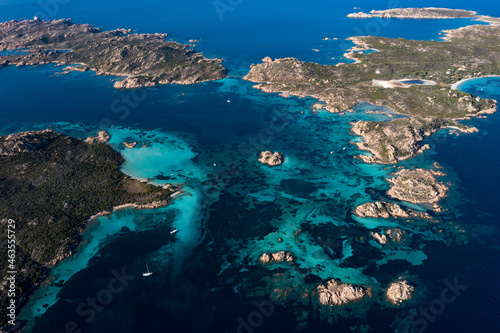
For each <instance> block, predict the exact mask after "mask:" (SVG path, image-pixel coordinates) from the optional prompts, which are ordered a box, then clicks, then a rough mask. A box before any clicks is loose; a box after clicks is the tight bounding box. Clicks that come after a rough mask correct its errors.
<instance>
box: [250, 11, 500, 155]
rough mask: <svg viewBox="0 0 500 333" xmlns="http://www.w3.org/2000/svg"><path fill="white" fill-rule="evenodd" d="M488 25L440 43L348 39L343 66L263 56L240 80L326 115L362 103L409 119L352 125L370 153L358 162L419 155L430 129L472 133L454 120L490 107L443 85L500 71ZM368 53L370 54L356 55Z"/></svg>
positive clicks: (498, 34)
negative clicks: (310, 100)
mask: <svg viewBox="0 0 500 333" xmlns="http://www.w3.org/2000/svg"><path fill="white" fill-rule="evenodd" d="M488 21H489V22H491V24H490V25H473V26H468V27H464V28H460V29H457V30H450V31H447V32H446V33H447V36H446V37H445V39H446V41H418V40H406V39H401V38H398V39H393V38H382V37H353V38H350V40H352V41H353V42H354V43H355V44H356V46H355V47H353V48H352V49H351V52H350V53H349V54H348V55H347V57H348V58H351V59H353V60H355V63H351V64H339V65H336V66H331V65H319V64H316V63H308V62H301V61H299V60H297V59H295V58H285V59H276V60H274V61H273V60H272V59H270V58H268V57H267V58H265V59H263V62H262V63H261V64H258V65H252V68H251V70H250V72H249V73H248V74H247V76H246V77H245V79H247V80H249V81H253V82H256V83H258V84H257V85H256V86H255V87H256V88H259V89H261V90H263V91H265V92H271V93H275V92H280V93H281V94H282V95H283V96H289V95H293V96H299V97H306V96H311V97H314V98H316V99H318V100H319V101H320V102H321V103H318V104H316V105H315V107H316V108H325V109H326V110H328V111H330V112H342V111H346V110H351V109H353V108H354V107H355V106H356V105H358V104H360V103H363V102H369V103H371V104H374V105H380V106H386V107H388V108H389V109H391V110H392V111H394V112H396V113H399V114H404V115H408V116H410V117H412V119H411V120H410V119H404V120H401V119H396V120H392V121H390V122H385V123H379V122H359V123H357V124H355V125H354V131H355V133H356V134H358V135H361V136H362V137H363V138H364V142H363V143H362V144H359V146H360V148H362V149H365V150H368V151H370V152H371V153H372V154H373V155H374V156H370V157H368V156H361V157H362V158H363V159H364V160H365V161H367V162H377V163H396V162H398V161H401V160H404V159H408V158H410V157H412V156H414V155H415V154H417V153H418V152H420V151H422V150H421V149H422V148H423V147H422V145H421V141H422V139H423V138H424V137H425V136H428V135H430V134H432V133H434V132H436V131H437V130H438V129H440V128H444V127H449V126H454V127H455V126H456V127H458V128H459V129H461V130H462V131H464V132H472V131H474V129H473V128H471V129H469V128H466V127H465V126H464V125H461V124H458V123H457V122H456V120H457V119H461V118H465V117H469V116H474V115H478V114H479V113H491V112H494V111H495V110H496V102H495V101H493V100H489V99H481V98H478V97H474V96H471V95H470V94H467V93H463V92H460V91H457V90H454V89H453V87H452V86H451V84H452V83H454V82H457V81H460V80H462V79H466V78H472V77H481V76H488V75H499V74H500V24H497V23H495V20H493V19H492V18H489V20H488ZM369 49H373V50H376V51H377V52H373V53H369V54H365V53H364V52H363V51H364V50H369ZM418 80H420V81H421V82H417V83H415V81H418Z"/></svg>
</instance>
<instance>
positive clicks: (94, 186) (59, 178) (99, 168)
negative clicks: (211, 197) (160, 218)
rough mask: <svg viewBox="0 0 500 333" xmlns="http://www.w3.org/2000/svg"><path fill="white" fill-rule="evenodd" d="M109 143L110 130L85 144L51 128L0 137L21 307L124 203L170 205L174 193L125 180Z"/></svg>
mask: <svg viewBox="0 0 500 333" xmlns="http://www.w3.org/2000/svg"><path fill="white" fill-rule="evenodd" d="M107 139H109V136H107V135H106V133H105V132H101V133H100V135H99V136H97V137H94V138H92V139H90V140H86V141H82V140H79V139H75V138H72V137H69V136H66V135H63V134H59V133H56V132H54V131H52V130H44V131H37V132H23V133H16V134H11V135H8V136H2V137H0V179H2V182H0V190H1V193H2V195H1V196H0V216H1V217H2V218H1V219H0V232H2V234H3V235H7V228H8V223H7V222H8V220H14V221H15V227H16V229H15V236H16V253H17V255H16V262H15V267H17V271H18V273H17V275H16V295H17V296H18V297H19V299H18V302H17V304H20V305H21V306H22V305H23V304H24V301H25V300H26V299H25V297H24V296H25V295H26V293H28V292H30V291H33V289H34V287H37V286H38V285H39V284H40V283H41V282H42V281H43V280H44V279H45V278H46V277H47V276H48V274H49V269H50V268H51V267H52V266H54V265H56V264H57V263H58V262H59V261H60V260H62V259H65V258H67V257H69V256H71V255H72V253H73V252H74V250H75V249H76V246H77V245H78V243H79V242H80V241H81V234H82V232H83V231H84V230H85V229H86V226H87V225H88V222H89V220H90V218H91V217H92V216H99V215H100V214H99V213H103V212H104V213H106V212H110V211H112V210H113V207H118V206H123V205H127V206H135V207H138V208H154V207H159V206H164V205H167V204H168V203H169V202H170V201H171V197H172V194H173V193H174V192H175V189H174V188H172V187H170V186H167V187H165V188H161V187H157V186H153V185H149V184H146V183H143V182H140V181H138V180H134V179H132V178H130V177H128V176H126V175H124V174H123V173H122V172H121V171H120V169H119V168H120V165H121V164H122V163H123V161H124V160H123V159H122V157H121V156H120V154H119V153H118V152H116V151H114V150H113V149H112V148H111V147H110V146H108V145H107V144H106V143H104V142H105V141H107ZM9 234H10V233H9ZM0 250H1V251H3V253H7V242H0ZM7 259H8V258H7V256H2V258H1V259H0V271H1V272H2V281H1V284H0V295H1V297H0V299H1V302H0V306H1V307H2V309H5V308H6V307H7V303H6V302H7V301H8V299H9V298H8V297H7V296H6V293H7V289H6V288H5V286H6V278H7V277H8V276H9V275H8V274H6V271H8V270H13V269H9V268H8V265H9V262H8V260H7ZM4 320H5V317H3V318H2V322H0V327H2V326H3V324H5V323H4V322H3V321H4Z"/></svg>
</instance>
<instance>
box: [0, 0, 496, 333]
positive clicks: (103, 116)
mask: <svg viewBox="0 0 500 333" xmlns="http://www.w3.org/2000/svg"><path fill="white" fill-rule="evenodd" d="M41 3H42V4H43V2H37V1H28V0H24V1H15V2H14V1H3V2H0V8H1V10H0V20H2V21H4V20H10V19H18V18H21V17H26V18H31V17H32V16H33V15H37V16H40V17H42V18H43V16H42V15H40V12H41V14H45V15H47V16H49V17H50V18H65V17H72V18H73V20H74V21H75V22H82V23H83V22H85V23H91V24H93V25H97V26H100V27H103V28H105V29H114V28H121V27H123V28H133V29H136V30H137V31H138V32H167V33H169V34H170V37H171V38H173V39H174V40H178V41H187V40H189V39H192V38H193V39H198V40H200V42H199V43H197V44H198V45H197V47H196V49H197V50H201V51H203V52H204V53H205V54H206V55H209V56H217V57H223V58H225V60H226V62H225V64H226V65H227V66H228V67H229V69H230V73H229V74H230V76H229V77H228V78H226V79H224V80H220V81H217V82H210V83H204V84H200V85H196V86H164V87H154V88H148V89H139V90H134V91H116V90H114V89H113V88H112V82H110V78H109V77H102V76H94V75H93V73H71V74H68V75H62V76H61V75H56V74H55V73H56V72H58V71H60V69H59V68H55V67H53V66H41V67H36V68H27V67H25V68H14V67H7V68H3V69H1V70H0V97H1V104H0V122H1V127H2V128H1V131H2V134H5V133H12V132H16V131H20V130H27V129H40V128H46V127H49V126H50V127H52V128H54V129H56V130H60V131H62V132H65V133H67V134H69V135H72V136H75V137H86V136H88V135H92V134H95V132H96V131H97V129H98V128H100V127H101V128H102V127H104V128H106V129H108V130H109V132H110V134H111V135H112V139H111V142H110V144H111V145H112V146H113V147H114V148H115V149H117V150H118V151H119V152H120V153H121V154H122V155H123V156H124V158H125V160H126V162H125V164H124V165H123V167H122V170H123V171H124V172H125V173H127V174H129V175H131V176H133V177H136V178H140V179H145V178H148V179H151V180H152V181H153V182H154V183H157V184H160V185H161V184H165V183H172V182H173V183H179V184H184V193H183V195H181V196H179V197H178V198H176V200H175V201H174V203H173V204H172V205H171V206H169V207H165V208H161V209H157V210H143V211H136V210H131V209H124V210H120V211H117V212H116V213H114V214H112V215H111V216H110V217H101V218H99V219H98V220H96V223H95V224H94V225H93V226H92V228H90V229H89V231H88V232H87V233H86V234H85V239H86V240H87V242H86V243H85V244H84V245H82V246H81V247H80V248H79V251H78V253H77V254H76V255H75V256H73V257H72V258H70V259H69V260H66V261H64V262H62V263H61V264H60V265H58V266H57V267H55V268H54V269H53V271H52V274H53V276H54V278H55V280H54V284H53V285H51V286H49V287H47V288H43V289H40V290H39V291H38V292H36V293H35V295H34V296H33V298H32V300H31V302H30V303H29V305H28V307H27V308H26V309H25V311H24V312H23V313H22V314H21V316H22V317H23V318H24V319H28V320H30V321H31V323H30V324H31V328H32V331H33V332H44V333H45V332H61V331H64V330H65V326H66V325H67V323H68V322H75V323H76V324H77V325H78V328H80V329H81V330H82V332H164V331H169V332H236V331H238V329H240V331H245V329H244V328H241V326H240V325H241V322H240V321H238V318H244V319H245V320H246V319H248V318H249V315H250V314H252V313H253V312H254V311H256V307H255V305H254V304H253V303H252V302H253V301H254V300H257V301H258V302H262V301H265V300H268V299H272V300H274V301H276V300H277V299H278V301H276V303H277V304H276V306H275V309H274V312H273V314H272V315H270V316H269V318H268V317H266V318H265V320H264V321H263V323H261V324H260V325H258V327H251V329H252V330H253V331H255V332H271V331H273V332H274V331H290V332H294V331H300V329H302V331H303V332H313V331H316V332H331V331H335V332H337V331H339V332H344V331H345V332H347V331H354V332H356V331H360V327H361V325H369V326H371V327H372V329H373V331H374V332H388V331H396V330H397V329H398V327H402V326H404V323H408V318H409V317H410V316H411V315H412V314H413V313H414V312H415V311H418V309H419V308H422V307H429V304H431V302H432V301H433V300H434V299H436V298H439V297H440V295H441V292H442V290H443V288H445V287H446V284H444V282H443V280H448V281H453V280H454V279H455V278H457V279H458V280H459V281H460V282H461V283H463V284H465V285H466V286H467V289H466V291H464V292H463V293H462V294H461V295H460V296H459V297H457V299H456V301H454V302H453V303H451V304H447V305H446V309H445V310H443V312H442V313H440V314H439V315H438V316H435V318H434V320H432V321H430V320H427V327H426V330H425V331H427V332H446V331H450V332H468V331H477V332H495V331H496V328H497V327H498V318H499V311H500V309H499V306H498V304H497V300H498V298H499V296H500V293H499V289H498V288H495V287H494V286H495V285H496V283H497V281H496V280H497V279H496V277H497V276H498V274H499V273H500V272H499V270H500V269H499V268H500V267H499V266H498V262H499V259H500V256H499V253H498V249H499V248H500V247H499V246H498V245H499V244H498V241H497V238H496V237H495V235H496V230H497V228H498V221H499V217H500V212H499V208H498V206H497V203H498V202H499V199H500V192H499V191H498V185H499V184H500V179H499V176H498V173H497V169H498V165H499V164H500V161H499V159H498V156H496V154H495V153H496V150H497V148H496V147H498V146H499V143H500V136H499V135H498V131H497V130H496V128H497V126H498V123H499V119H498V117H499V115H498V114H494V115H491V116H488V118H487V119H477V120H471V121H469V123H471V124H473V125H474V126H476V127H478V128H479V129H480V132H479V133H478V134H473V135H461V136H458V137H457V136H453V135H449V134H447V132H446V131H442V132H440V133H438V134H437V135H435V136H433V137H432V138H430V139H429V140H428V141H429V144H430V145H431V147H432V150H430V151H427V152H426V153H424V154H423V155H422V156H419V157H417V158H416V159H414V160H410V161H406V162H405V163H402V164H403V165H406V166H413V165H418V166H421V167H428V168H430V167H432V165H433V163H434V162H436V161H437V162H439V163H440V164H441V165H442V166H443V167H444V171H445V172H446V174H447V176H446V181H449V182H450V183H451V184H453V185H452V186H451V188H450V193H449V196H448V197H447V198H446V199H445V200H444V201H443V208H445V209H446V211H445V213H444V214H442V215H440V216H438V217H437V218H436V219H437V220H438V223H437V224H435V225H434V224H433V225H429V222H427V221H421V222H415V223H403V222H398V221H393V220H376V219H362V218H356V217H354V216H352V214H351V212H352V209H353V208H354V207H356V206H357V205H359V204H362V203H365V202H369V201H373V200H377V199H378V198H380V197H381V196H382V197H384V196H385V190H387V188H388V185H387V182H386V181H385V179H386V178H387V177H388V176H389V175H390V173H391V172H392V171H394V170H395V168H396V167H397V166H395V167H392V166H377V165H367V164H364V163H359V162H358V161H357V160H356V159H354V158H353V157H354V156H355V155H356V154H359V153H360V152H359V151H358V150H357V149H356V148H355V146H354V145H352V144H351V143H350V142H351V141H356V140H358V138H356V137H354V136H353V135H351V134H350V127H351V125H350V122H353V121H356V120H360V119H361V120H379V121H384V120H388V119H390V118H388V117H386V116H385V115H377V114H366V113H364V111H366V110H381V109H380V108H374V107H373V106H370V105H366V104H363V105H360V106H359V107H358V108H356V111H355V112H353V113H346V114H345V115H336V114H330V113H328V112H323V111H315V112H313V111H311V109H310V107H311V105H312V104H314V103H315V101H314V100H312V99H297V98H287V99H284V98H282V97H280V96H278V95H276V94H264V93H262V92H259V91H257V90H255V89H253V88H252V84H251V83H249V82H245V81H243V80H241V76H242V75H244V74H245V73H246V72H247V71H248V70H249V66H250V64H252V63H257V62H259V61H260V59H261V58H263V57H264V56H271V57H273V58H274V57H285V56H293V57H297V58H298V59H300V60H307V61H315V62H319V63H325V64H334V63H337V62H339V61H342V54H343V53H344V51H345V50H346V49H347V48H349V47H350V46H351V45H352V44H350V43H349V42H346V41H344V40H343V39H344V38H346V37H349V36H352V35H358V34H377V35H381V36H387V37H405V38H413V39H427V40H430V39H435V40H437V39H438V38H439V37H440V31H441V30H443V29H450V28H457V27H460V26H464V25H467V24H471V22H470V21H468V20H444V21H399V20H383V21H380V20H368V21H358V20H349V19H347V18H345V15H346V14H347V13H349V12H352V11H354V10H353V7H354V6H357V7H358V6H359V7H361V10H364V11H368V10H371V9H373V8H377V9H379V8H380V9H383V8H386V7H387V2H385V1H358V2H356V3H343V4H339V3H335V2H332V1H326V0H325V1H318V2H317V3H315V4H310V3H306V2H301V1H275V2H269V1H260V0H257V1H252V2H249V1H243V2H240V1H233V2H228V1H222V3H225V4H229V3H232V5H229V7H224V8H226V9H227V8H230V9H227V11H225V12H224V13H223V14H222V18H221V16H220V15H219V14H220V9H219V12H218V11H217V9H215V7H214V2H211V1H184V2H173V1H149V2H147V3H146V2H138V1H106V2H98V1H94V0H92V1H77V0H72V1H58V2H48V3H51V4H52V7H47V6H43V5H41ZM63 3H64V4H63ZM426 5H432V6H443V7H453V8H466V9H474V10H478V11H479V12H480V13H482V14H488V15H498V16H500V9H499V8H498V6H497V5H494V4H492V3H491V2H486V1H483V2H478V3H474V4H471V3H466V2H464V3H462V4H460V3H457V2H449V1H434V2H429V3H424V2H421V1H419V2H416V1H401V2H400V6H402V7H403V6H426ZM472 6H475V7H472ZM325 37H329V38H338V39H337V40H328V41H324V40H323V39H324V38H325ZM313 49H317V50H319V52H318V51H314V50H313ZM332 58H334V59H332ZM499 82H500V80H499V79H481V80H476V81H471V82H468V83H466V84H464V85H462V86H461V87H460V89H461V90H463V91H467V92H470V93H473V94H475V95H477V96H480V97H488V98H494V99H499V98H500V84H499ZM481 89H482V90H481ZM228 100H230V103H228V102H227V101H228ZM127 101H129V102H127ZM123 141H127V142H130V141H136V142H138V143H139V145H138V147H137V148H134V149H128V148H125V147H124V146H123V144H122V142H123ZM143 146H144V147H143ZM264 149H265V150H268V149H269V150H273V151H280V152H283V153H284V154H285V155H286V160H285V163H284V164H283V165H282V166H280V167H277V168H274V169H270V168H267V167H265V166H262V165H260V164H258V163H256V161H255V160H256V153H257V152H258V151H260V150H264ZM411 208H413V209H417V210H422V211H425V210H426V209H427V208H426V207H424V206H419V205H413V206H412V207H411ZM396 226H399V227H401V228H402V229H403V230H405V231H406V232H407V234H408V237H409V241H408V242H407V243H405V244H404V245H402V246H399V247H397V248H387V247H382V246H380V245H378V244H377V243H375V242H374V241H368V239H370V238H369V237H370V236H369V233H370V232H371V231H375V232H380V230H384V229H387V228H391V227H396ZM172 228H177V229H178V230H179V231H178V232H177V233H176V234H174V235H172V234H170V231H171V230H172ZM299 230H301V232H299V233H297V232H298V231H299ZM296 233H297V234H296ZM280 238H281V239H282V241H281V242H278V239H280ZM280 250H287V251H290V252H292V253H293V254H294V256H295V257H296V258H297V260H296V264H295V265H294V266H293V268H290V266H287V265H285V264H283V265H282V264H279V265H275V266H268V267H262V266H260V265H259V264H258V257H259V255H260V254H261V253H263V252H274V251H280ZM146 263H147V264H148V265H149V267H150V269H151V270H152V271H153V272H154V274H153V275H152V276H151V277H149V278H143V277H142V275H141V274H142V272H143V271H144V270H145V264H146ZM123 270H125V272H127V274H128V276H130V280H129V281H128V282H127V284H126V286H124V288H123V290H121V291H120V292H118V293H113V294H112V298H111V299H104V301H105V302H104V303H106V305H105V306H103V307H102V309H100V308H99V310H96V309H94V312H93V313H94V316H91V315H90V314H91V313H92V311H90V310H89V309H91V307H89V306H88V303H87V301H88V298H89V297H90V298H98V297H99V295H101V296H102V295H104V294H105V290H106V289H107V288H109V287H108V283H109V281H111V279H113V278H114V277H116V275H115V274H116V272H120V273H121V272H123ZM399 276H406V277H409V278H410V279H411V280H412V281H413V282H414V283H416V284H417V288H418V295H419V296H418V297H416V299H415V301H414V302H413V303H411V304H410V305H408V306H405V307H402V308H400V309H393V308H390V307H387V306H386V305H380V304H383V300H382V299H376V297H375V298H374V299H372V300H370V301H369V302H368V303H362V304H360V305H359V306H356V307H354V308H353V309H350V310H349V311H350V312H349V313H346V312H343V311H342V310H339V309H335V310H333V311H325V310H324V309H321V308H318V307H317V306H314V305H311V304H305V303H302V302H301V301H300V300H299V301H298V300H297V299H300V297H296V298H293V297H289V298H287V297H285V296H280V297H281V298H280V297H278V295H281V294H280V293H279V291H278V292H277V291H276V290H280V289H286V288H287V287H289V286H293V287H294V290H296V291H297V293H299V294H300V293H301V292H302V291H303V290H304V288H305V287H307V286H311V285H314V283H316V284H317V282H318V281H319V280H326V279H329V278H339V279H342V280H343V281H345V282H351V283H360V284H364V285H368V286H371V287H372V288H373V290H374V294H375V295H377V292H378V291H380V289H381V288H384V287H385V286H386V285H387V283H389V282H390V281H392V280H394V279H395V278H397V277H399ZM485 286H488V288H486V287H485ZM103 290H104V292H103ZM273 290H274V291H273ZM291 293H292V294H293V292H291ZM103 297H104V296H103ZM278 303H279V304H280V305H278ZM81 304H83V307H80V308H79V306H80V305H81ZM78 309H80V310H81V311H78ZM82 310H83V312H82ZM89 311H90V312H89ZM416 318H417V319H422V317H421V316H420V317H416ZM394 323H396V324H394ZM422 325H423V324H417V323H415V322H414V325H413V328H414V329H416V330H417V331H418V330H419V329H421V328H422V327H423V326H422ZM410 326H411V325H410ZM247 331H249V330H248V329H247Z"/></svg>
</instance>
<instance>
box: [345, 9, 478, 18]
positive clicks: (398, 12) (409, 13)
mask: <svg viewBox="0 0 500 333" xmlns="http://www.w3.org/2000/svg"><path fill="white" fill-rule="evenodd" d="M476 15H477V13H476V12H474V11H470V10H463V9H448V8H435V7H427V8H393V9H386V10H371V11H370V12H369V13H364V12H359V13H351V14H348V15H347V17H349V18H361V19H364V18H374V17H380V18H398V19H420V20H421V19H457V18H474V17H476Z"/></svg>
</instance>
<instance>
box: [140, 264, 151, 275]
mask: <svg viewBox="0 0 500 333" xmlns="http://www.w3.org/2000/svg"><path fill="white" fill-rule="evenodd" d="M146 269H147V270H148V271H147V272H146V273H142V276H150V275H152V274H153V272H150V271H149V266H148V264H146Z"/></svg>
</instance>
